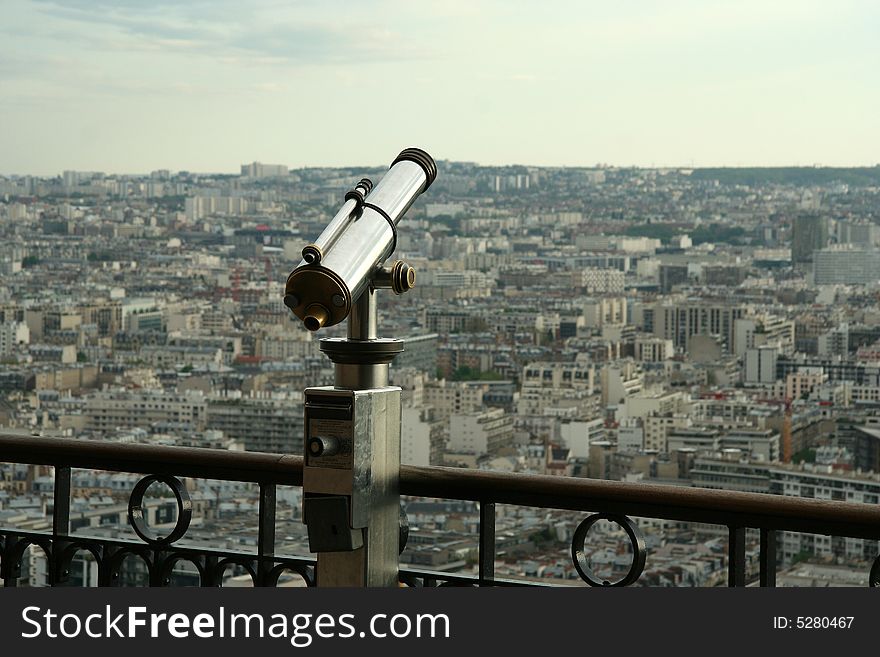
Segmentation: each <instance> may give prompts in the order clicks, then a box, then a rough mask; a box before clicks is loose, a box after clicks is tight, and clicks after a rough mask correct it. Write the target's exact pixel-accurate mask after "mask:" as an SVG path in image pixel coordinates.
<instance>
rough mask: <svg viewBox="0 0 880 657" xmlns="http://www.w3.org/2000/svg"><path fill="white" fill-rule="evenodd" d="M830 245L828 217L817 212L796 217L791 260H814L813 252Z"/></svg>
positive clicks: (798, 261) (796, 261) (797, 261)
mask: <svg viewBox="0 0 880 657" xmlns="http://www.w3.org/2000/svg"><path fill="white" fill-rule="evenodd" d="M826 246H828V219H827V218H825V217H823V216H821V215H817V214H804V215H800V216H797V217H795V218H794V223H793V225H792V234H791V261H792V262H794V263H804V262H812V261H813V252H814V251H818V250H819V249H824V248H825V247H826Z"/></svg>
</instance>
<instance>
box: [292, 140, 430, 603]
mask: <svg viewBox="0 0 880 657" xmlns="http://www.w3.org/2000/svg"><path fill="white" fill-rule="evenodd" d="M436 176H437V165H436V164H435V163H434V160H433V159H432V158H431V156H430V155H428V154H427V153H426V152H424V151H422V150H420V149H418V148H408V149H406V150H404V151H402V152H401V153H400V155H398V156H397V158H396V159H395V160H394V162H392V163H391V167H390V168H389V170H388V172H387V173H386V174H385V175H384V176H383V177H382V180H381V181H379V183H378V184H377V185H376V186H375V187H373V184H372V182H371V181H369V180H367V179H364V180H361V181H360V182H359V183H358V184H357V185H356V186H355V187H354V188H353V189H352V190H350V191H349V192H348V193H347V194H346V195H345V203H344V204H343V206H342V207H341V208H340V210H339V211H338V212H337V213H336V216H334V217H333V219H332V220H331V221H330V223H329V224H327V227H326V228H325V229H324V232H322V233H321V235H320V237H318V239H317V240H315V241H314V242H313V243H311V244H308V245H306V246H305V247H304V248H303V250H302V255H303V259H302V261H301V262H300V264H299V265H298V266H297V267H296V269H294V270H293V271H292V272H291V273H290V276H288V278H287V285H286V286H285V290H284V304H285V305H286V306H287V307H288V308H290V310H291V311H292V312H293V313H294V314H295V315H296V316H297V317H298V318H299V319H300V320H302V322H303V325H304V326H305V327H306V328H307V329H308V330H310V331H318V330H320V329H321V328H322V327H325V326H334V325H336V324H339V323H340V322H342V321H343V320H344V319H346V318H347V319H348V337H347V338H324V339H322V340H321V351H323V352H324V353H325V354H327V356H328V357H329V358H330V360H331V361H333V363H334V364H335V368H336V376H335V385H334V386H325V387H314V388H307V389H306V390H305V441H304V463H303V521H304V522H305V523H306V525H307V528H308V535H309V549H310V550H311V551H312V552H317V553H318V570H317V583H318V586H397V581H398V551H399V538H398V536H399V523H400V510H399V505H400V496H399V493H398V485H397V484H398V479H399V474H400V388H398V387H395V386H389V385H388V368H389V365H390V363H391V361H392V360H393V359H394V357H395V356H397V354H399V353H400V352H402V351H403V340H397V339H392V338H379V337H377V326H376V291H377V290H378V289H383V288H387V289H391V290H392V291H394V292H395V293H396V294H402V293H404V292H406V291H407V290H409V289H411V288H412V287H413V286H414V285H415V271H414V270H413V268H412V267H410V266H409V265H408V264H406V263H405V262H403V261H400V260H397V261H395V262H392V263H391V264H390V265H386V261H387V260H388V259H389V258H390V257H391V254H392V253H394V250H395V248H396V246H397V224H398V222H399V221H400V219H401V218H402V217H403V215H404V214H405V213H406V211H407V210H408V209H409V207H410V206H411V205H412V204H413V202H414V201H415V200H416V198H418V196H419V195H420V194H421V193H422V192H424V191H425V190H426V189H428V187H430V185H431V183H432V182H434V178H436Z"/></svg>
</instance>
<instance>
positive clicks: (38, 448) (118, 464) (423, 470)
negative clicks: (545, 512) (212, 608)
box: [0, 435, 880, 586]
mask: <svg viewBox="0 0 880 657" xmlns="http://www.w3.org/2000/svg"><path fill="white" fill-rule="evenodd" d="M0 463H22V464H32V465H50V466H53V467H54V472H55V481H54V500H53V505H52V531H51V532H24V531H17V530H15V529H4V528H2V527H0V578H2V579H3V582H4V585H5V586H16V585H17V582H18V580H19V578H20V577H21V568H22V557H23V555H24V554H25V552H26V550H28V548H29V547H30V546H32V545H34V546H38V547H40V548H41V549H42V550H43V551H44V552H45V554H46V558H47V563H48V564H49V572H48V582H49V584H50V585H54V586H63V585H65V583H67V582H68V580H69V576H70V568H71V563H72V561H73V559H74V557H75V555H76V554H77V553H80V552H82V551H86V552H88V553H89V554H90V555H91V557H92V558H93V559H94V561H95V563H96V564H97V570H98V576H97V582H98V585H99V586H115V585H119V584H120V582H121V577H120V572H121V569H122V565H123V562H125V561H126V559H128V558H130V557H132V556H133V557H136V558H138V559H141V560H142V562H143V564H145V569H146V573H147V577H148V582H149V585H150V586H167V585H169V584H170V583H171V582H172V574H173V572H174V569H175V566H176V565H177V564H178V563H180V562H182V561H183V562H187V561H188V562H191V563H192V564H193V565H194V567H195V569H196V570H197V571H198V577H199V584H200V585H201V586H219V585H221V583H222V581H223V576H224V573H225V572H226V571H227V569H229V568H236V569H238V570H239V571H243V572H246V573H248V574H249V575H250V576H251V577H252V579H253V583H254V585H255V586H275V585H277V583H278V581H279V577H281V576H282V574H284V573H293V574H296V575H299V576H300V577H302V579H303V581H304V583H305V584H306V585H308V586H313V585H314V584H315V580H316V578H315V567H316V565H315V560H314V559H312V558H309V557H287V556H278V555H276V553H275V508H276V489H277V487H278V486H301V485H302V458H301V457H299V456H292V455H280V454H265V453H255V452H230V451H225V450H216V449H200V448H185V447H163V446H150V445H137V444H120V443H107V442H98V441H80V440H70V439H59V438H43V437H21V436H9V435H0ZM73 468H83V469H94V470H109V471H116V472H126V473H139V474H144V475H146V476H145V477H144V478H142V479H141V480H140V481H139V482H138V483H137V484H136V485H135V487H134V488H133V490H132V491H131V493H130V496H129V502H128V520H129V523H130V524H131V526H132V528H133V529H134V531H135V533H136V534H137V536H138V537H139V539H140V540H139V541H134V540H117V539H105V538H99V537H87V536H81V535H79V534H72V533H71V532H70V493H71V470H72V469H73ZM179 477H192V478H204V479H213V480H225V481H234V482H252V483H254V484H257V485H258V486H259V512H258V517H257V531H258V538H257V550H256V552H255V553H248V552H228V551H223V550H212V549H203V548H191V547H182V546H177V545H175V544H176V543H177V542H178V541H179V540H180V539H181V538H183V537H184V536H185V535H186V532H187V529H188V527H189V522H190V519H191V516H192V502H191V500H190V498H189V495H188V493H187V491H186V488H185V487H184V486H183V485H182V483H181V481H180V479H179ZM155 482H162V483H164V484H165V485H167V486H168V487H169V488H170V489H171V491H172V492H173V494H174V497H175V502H176V504H177V519H176V523H175V525H174V527H173V529H172V530H171V531H170V532H168V533H167V535H158V534H156V533H154V532H153V530H151V529H150V527H149V526H148V524H147V523H146V522H145V520H144V508H143V500H144V494H145V492H146V491H147V489H148V488H149V487H150V485H151V484H153V483H155ZM400 492H401V494H402V495H412V496H420V497H431V498H441V499H454V500H470V501H474V502H477V503H479V509H480V519H479V548H478V574H477V576H476V577H471V576H465V575H460V574H453V573H446V572H435V571H427V570H417V569H403V570H401V571H400V580H401V582H402V583H403V584H406V585H413V586H438V585H439V586H444V585H445V586H505V585H524V584H525V585H528V584H530V582H527V581H522V580H511V579H502V578H496V576H495V560H496V548H495V510H496V505H498V504H511V505H520V506H528V507H541V508H547V509H560V510H570V511H580V512H584V513H590V515H589V516H587V517H586V518H585V519H584V520H583V522H581V524H580V525H579V526H578V528H577V530H576V531H575V532H574V537H573V540H572V547H571V554H570V556H571V559H572V562H573V564H574V566H575V569H576V570H577V572H578V574H579V575H580V576H581V578H582V579H583V580H585V581H586V582H587V583H588V584H590V585H592V586H625V585H630V584H633V583H635V582H637V581H638V579H639V576H640V575H641V573H642V571H643V569H644V566H645V564H646V561H647V559H648V558H649V555H648V554H647V551H646V548H645V541H644V537H643V536H642V534H641V531H640V530H639V528H638V525H637V524H636V523H635V522H634V521H633V520H632V519H631V517H647V518H657V519H663V520H671V521H682V522H694V523H709V524H715V525H722V526H726V527H727V529H728V536H729V542H728V554H727V564H728V584H729V585H730V586H744V585H746V583H747V582H746V573H747V569H746V530H747V529H749V528H755V529H757V530H759V531H760V548H759V582H758V583H759V584H760V585H761V586H775V583H776V564H777V546H776V532H778V531H793V532H804V533H812V534H824V535H829V536H836V537H852V538H862V539H869V540H880V507H878V506H876V505H868V504H853V503H846V502H833V501H823V500H814V499H801V498H792V497H784V496H778V495H766V494H757V493H740V492H727V491H719V490H709V489H701V488H687V487H675V486H661V485H652V484H639V483H624V482H614V481H602V480H594V479H581V478H570V477H553V476H543V475H525V474H508V473H497V472H487V471H475V470H463V469H457V468H443V467H414V466H403V467H401V472H400ZM600 520H608V521H611V522H614V523H617V524H618V525H619V526H620V527H621V528H622V529H623V531H624V532H625V533H626V535H627V540H628V541H629V546H628V551H629V552H630V554H631V555H632V566H631V567H630V568H629V570H628V572H627V573H626V574H625V575H624V576H623V577H622V578H620V579H619V580H617V581H608V580H606V579H603V578H602V577H600V576H598V575H597V574H596V573H594V572H593V571H592V570H591V568H590V563H589V560H588V558H587V556H586V550H585V541H587V540H588V538H589V537H588V533H589V530H590V528H591V527H592V526H593V525H594V524H595V523H597V522H598V521H600ZM869 583H870V585H871V586H880V557H877V558H876V559H875V560H874V564H873V567H872V568H871V572H870V575H869Z"/></svg>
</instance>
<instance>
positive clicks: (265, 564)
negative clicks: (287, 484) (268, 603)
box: [256, 483, 275, 586]
mask: <svg viewBox="0 0 880 657" xmlns="http://www.w3.org/2000/svg"><path fill="white" fill-rule="evenodd" d="M258 531H259V534H258V537H257V556H258V559H257V581H256V584H257V585H258V586H262V585H263V584H264V582H265V580H266V577H267V575H268V574H269V571H270V570H271V569H272V564H270V563H269V561H268V558H269V557H272V556H274V554H275V484H266V483H261V484H260V511H259V530H258Z"/></svg>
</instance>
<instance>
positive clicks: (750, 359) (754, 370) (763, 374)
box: [743, 347, 779, 385]
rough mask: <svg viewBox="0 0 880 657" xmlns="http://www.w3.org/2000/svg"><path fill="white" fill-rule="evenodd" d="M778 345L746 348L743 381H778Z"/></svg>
mask: <svg viewBox="0 0 880 657" xmlns="http://www.w3.org/2000/svg"><path fill="white" fill-rule="evenodd" d="M778 355H779V350H778V349H777V348H776V347H757V348H750V349H746V352H745V357H744V358H743V383H744V384H746V385H763V384H769V383H775V382H776V359H777V357H778Z"/></svg>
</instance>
